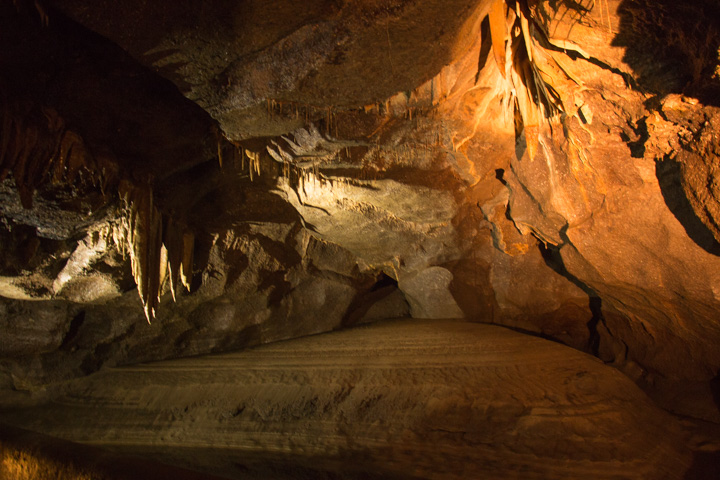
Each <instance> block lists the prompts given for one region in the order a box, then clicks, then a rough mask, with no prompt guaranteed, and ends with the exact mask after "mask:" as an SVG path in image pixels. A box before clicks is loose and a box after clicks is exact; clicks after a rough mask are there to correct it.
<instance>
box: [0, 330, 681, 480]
mask: <svg viewBox="0 0 720 480" xmlns="http://www.w3.org/2000/svg"><path fill="white" fill-rule="evenodd" d="M0 418H1V419H2V421H3V422H6V423H9V424H14V425H16V426H20V427H22V428H26V429H30V430H34V431H38V432H41V433H44V434H49V435H53V436H57V437H60V438H63V439H67V440H72V441H77V442H83V443H90V444H93V445H96V446H103V447H107V448H110V449H112V450H116V451H119V452H121V453H130V454H134V455H140V456H148V457H153V458H154V459H156V460H158V459H159V460H161V461H163V462H170V463H171V464H175V465H180V466H184V467H188V468H192V469H197V470H200V471H207V472H211V473H215V474H220V475H226V476H229V477H230V478H254V477H253V476H249V477H248V476H245V475H248V472H247V468H246V467H244V465H245V464H244V463H243V462H244V460H243V458H244V457H248V456H249V457H251V458H252V455H253V454H264V455H269V456H270V457H272V456H273V455H277V456H282V458H284V459H285V461H288V459H292V460H293V461H294V462H297V465H298V468H305V469H306V468H308V467H313V468H326V469H330V470H332V469H333V468H337V469H339V471H340V472H341V475H340V476H341V478H343V477H342V474H346V475H348V476H350V477H351V476H352V475H356V474H361V473H363V472H365V473H372V474H374V475H381V474H382V475H387V476H390V477H392V478H396V477H400V478H402V477H405V476H410V477H417V478H444V479H452V478H458V479H460V478H538V479H540V478H542V479H548V478H558V479H560V478H563V479H565V478H593V479H595V478H598V479H599V478H638V479H641V478H642V479H647V478H655V479H662V478H683V473H684V472H685V471H686V470H687V469H688V468H689V455H688V452H687V450H686V447H685V444H684V438H683V436H682V435H681V434H680V433H679V429H678V426H677V424H676V423H675V420H674V419H672V418H671V417H670V416H669V415H668V414H666V413H664V412H663V411H661V410H659V409H658V408H656V407H655V406H654V405H653V404H652V403H651V402H650V401H649V399H648V398H647V397H646V396H645V394H644V393H642V392H641V391H640V390H639V389H638V388H637V387H636V386H635V385H634V384H633V383H632V382H631V381H630V380H628V379H627V378H626V377H624V376H623V375H622V374H620V373H619V372H617V371H616V370H614V369H612V368H609V367H606V366H604V365H603V364H602V363H601V362H600V361H598V360H597V359H595V358H593V357H590V356H588V355H585V354H583V353H580V352H577V351H575V350H572V349H570V348H568V347H565V346H562V345H559V344H557V343H553V342H549V341H546V340H542V339H539V338H537V337H532V336H528V335H523V334H519V333H516V332H513V331H511V330H508V329H506V328H503V327H497V326H490V325H480V324H473V323H467V322H464V321H461V320H393V321H387V322H384V323H381V324H374V325H366V326H362V327H358V328H355V329H351V330H346V331H342V332H335V333H329V334H321V335H317V336H312V337H306V338H302V339H295V340H290V341H286V342H281V343H275V344H272V345H266V346H261V347H257V348H254V349H250V350H246V351H243V352H238V353H230V354H221V355H216V356H202V357H195V358H187V359H180V360H172V361H166V362H160V363H150V364H141V365H136V366H132V367H123V368H116V369H108V370H105V371H102V372H99V373H96V374H94V375H92V376H89V377H86V378H84V379H79V380H75V381H72V382H70V383H68V384H67V385H66V386H65V387H63V388H62V389H61V391H58V392H55V394H53V399H52V401H51V402H49V403H48V404H46V405H44V406H42V407H38V408H31V409H25V410H15V411H5V412H4V413H3V414H2V417H0ZM250 473H257V472H252V471H251V472H250ZM333 478H334V477H333Z"/></svg>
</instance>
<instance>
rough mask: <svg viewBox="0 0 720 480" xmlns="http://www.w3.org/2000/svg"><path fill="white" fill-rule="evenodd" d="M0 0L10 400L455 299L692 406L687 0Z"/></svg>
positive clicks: (702, 247) (692, 199)
mask: <svg viewBox="0 0 720 480" xmlns="http://www.w3.org/2000/svg"><path fill="white" fill-rule="evenodd" d="M0 9H1V10H2V16H0V19H1V20H0V22H2V29H1V30H0V41H1V42H2V49H1V50H0V62H1V63H2V65H3V66H4V68H3V69H2V72H0V108H1V109H2V112H1V113H2V124H1V125H0V135H2V137H0V179H1V180H2V183H0V199H1V201H2V214H1V216H2V224H1V225H0V236H1V237H2V253H1V255H0V267H1V268H2V271H0V294H1V295H2V299H0V325H1V327H2V331H3V335H4V338H5V341H4V342H3V344H2V347H0V348H2V350H1V351H0V357H2V358H1V359H0V363H1V365H2V369H1V370H0V386H2V387H3V389H4V390H3V391H5V392H7V396H8V399H9V400H7V401H8V402H13V401H15V400H13V398H16V397H15V394H17V393H18V392H26V391H32V390H34V389H36V388H38V387H40V386H42V385H44V384H46V383H48V382H50V381H54V380H59V379H63V378H70V377H73V376H78V375H84V374H87V373H90V372H93V371H95V370H97V369H98V368H100V367H101V366H102V365H115V364H124V363H133V362H138V361H145V360H153V359H161V358H171V357H177V356H183V355H191V354H198V353H206V352H216V351H224V350H228V349H234V348H240V347H245V346H248V345H255V344H259V343H267V342H272V341H276V340H280V339H285V338H292V337H297V336H303V335H308V334H312V333H318V332H324V331H329V330H334V329H337V328H341V327H345V326H351V325H355V324H358V323H362V322H370V321H376V320H381V319H383V318H391V317H399V316H413V317H418V318H440V317H465V318H468V319H471V320H473V321H478V322H492V323H498V324H503V325H508V326H512V327H515V328H518V329H521V330H523V331H527V332H531V333H535V334H540V335H543V336H546V337H549V338H552V339H555V340H558V341H561V342H563V343H566V344H568V345H570V346H572V347H574V348H577V349H580V350H583V351H586V352H588V353H591V354H594V355H596V356H598V357H599V358H600V359H602V360H603V361H605V362H607V363H610V364H613V365H615V366H617V367H618V368H620V369H622V370H623V372H625V373H626V374H627V375H629V376H630V377H631V378H632V379H634V380H635V381H637V382H638V383H639V384H640V385H641V386H643V387H645V388H646V389H647V390H648V391H649V392H651V393H652V394H653V395H655V396H656V398H658V399H660V400H661V401H662V402H664V405H666V406H668V407H669V408H671V409H674V410H676V411H680V412H685V413H691V414H693V415H696V416H700V417H703V418H712V419H717V418H718V411H717V408H716V406H715V404H714V403H713V396H712V393H713V391H716V389H717V380H716V378H717V373H718V369H719V368H720V350H719V349H718V347H717V346H718V345H720V327H719V326H718V323H717V320H716V319H717V314H716V312H717V311H718V299H719V298H720V293H718V292H720V273H719V272H720V268H718V267H719V266H720V262H719V260H718V256H717V255H718V252H720V248H719V247H718V243H717V241H718V238H720V236H719V235H720V234H719V233H718V228H717V218H718V216H717V211H718V210H717V208H718V207H717V205H718V203H717V198H718V192H717V185H716V182H715V175H716V165H717V155H718V152H719V151H720V150H719V148H720V147H719V146H718V137H717V132H718V126H719V125H718V123H719V122H720V120H719V118H720V117H719V116H718V108H717V106H718V89H719V87H718V38H719V37H718V26H717V23H716V21H715V20H714V19H717V18H718V17H719V16H718V12H717V7H716V6H715V5H714V4H713V2H709V1H708V2H695V3H693V4H692V5H676V4H675V3H674V2H646V1H640V0H635V1H629V0H624V1H610V0H608V1H603V2H592V1H582V2H562V1H507V2H505V1H479V0H453V1H449V2H448V1H444V2H441V1H392V0H387V1H380V0H378V1H353V2H342V1H333V0H313V1H310V2H294V1H278V2H272V4H268V3H267V2H255V1H250V2H233V1H221V0H217V1H211V2H207V1H199V0H198V1H191V2H139V1H137V2H136V1H129V2H112V1H97V2H92V3H88V2H81V1H75V0H55V1H45V2H40V3H36V2H29V1H16V2H10V1H3V2H0ZM698 22H699V23H698ZM698 24H700V25H702V28H699V27H698ZM148 321H150V322H151V323H150V324H148ZM689 398H693V399H697V398H701V399H703V400H702V401H696V400H692V401H690V400H689Z"/></svg>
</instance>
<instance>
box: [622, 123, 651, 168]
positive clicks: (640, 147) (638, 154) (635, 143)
mask: <svg viewBox="0 0 720 480" xmlns="http://www.w3.org/2000/svg"><path fill="white" fill-rule="evenodd" d="M632 128H633V131H634V132H635V134H636V135H637V140H630V138H628V139H627V140H625V142H626V143H627V146H628V147H630V156H631V157H633V158H644V157H645V142H647V141H648V139H649V138H650V134H649V133H648V128H647V122H646V119H645V118H641V119H640V120H638V122H637V125H636V126H634V127H632Z"/></svg>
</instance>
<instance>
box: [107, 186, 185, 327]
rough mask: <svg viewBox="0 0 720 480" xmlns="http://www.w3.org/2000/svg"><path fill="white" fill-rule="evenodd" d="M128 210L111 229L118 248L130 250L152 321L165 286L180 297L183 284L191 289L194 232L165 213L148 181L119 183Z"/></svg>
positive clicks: (137, 279) (132, 262)
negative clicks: (159, 207)
mask: <svg viewBox="0 0 720 480" xmlns="http://www.w3.org/2000/svg"><path fill="white" fill-rule="evenodd" d="M119 193H120V197H121V198H122V200H123V202H124V205H125V209H126V214H125V215H124V216H123V219H122V221H121V222H120V223H119V224H116V225H113V227H112V229H111V230H110V231H108V234H109V235H110V236H111V238H112V241H113V243H114V244H115V246H116V248H117V249H118V250H120V251H122V252H128V253H129V254H130V261H131V265H132V273H133V276H134V278H135V283H136V284H137V288H138V293H139V294H140V298H141V300H142V303H143V309H144V311H145V316H146V318H147V320H148V322H150V321H151V320H152V319H154V318H155V316H156V314H157V309H158V304H159V303H160V297H161V294H162V292H163V291H164V290H165V288H168V289H169V290H170V292H171V294H172V298H173V300H176V298H177V292H178V289H179V287H180V285H183V286H184V287H185V288H186V289H187V290H190V282H191V280H192V269H193V251H194V243H195V236H194V234H193V233H192V232H191V231H190V230H189V229H188V227H187V225H185V224H184V223H182V222H178V221H176V220H174V219H173V218H172V217H171V216H170V215H163V214H162V213H161V212H160V211H159V210H158V208H157V206H156V205H155V202H154V198H153V191H152V188H151V186H150V185H149V184H146V185H141V186H137V185H133V184H131V183H129V182H121V183H120V186H119Z"/></svg>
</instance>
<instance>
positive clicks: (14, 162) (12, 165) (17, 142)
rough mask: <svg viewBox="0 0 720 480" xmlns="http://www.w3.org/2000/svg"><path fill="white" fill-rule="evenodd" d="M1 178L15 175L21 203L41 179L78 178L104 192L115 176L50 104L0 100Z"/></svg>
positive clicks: (28, 201) (28, 200)
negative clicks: (33, 105)
mask: <svg viewBox="0 0 720 480" xmlns="http://www.w3.org/2000/svg"><path fill="white" fill-rule="evenodd" d="M0 102H2V103H0V110H1V115H2V123H0V181H4V180H5V179H6V178H8V177H9V176H12V178H13V179H14V180H15V185H16V186H17V190H18V192H19V194H20V200H21V202H22V205H23V207H25V208H28V209H29V208H32V204H33V194H34V193H35V191H36V190H37V189H38V188H39V187H40V186H42V185H43V184H45V183H48V182H51V183H55V184H57V183H67V184H74V183H76V182H77V181H78V180H79V179H81V180H83V181H87V182H89V183H91V184H92V185H93V186H94V187H97V188H100V189H102V191H103V192H106V191H107V190H108V188H111V185H110V184H111V183H112V182H113V181H114V180H115V176H114V175H113V166H112V165H111V162H110V161H109V160H108V159H105V158H96V157H94V156H92V155H90V153H89V151H88V148H87V147H86V145H85V142H84V141H83V139H82V137H81V136H80V135H79V134H78V133H77V132H75V131H73V130H71V129H69V128H67V126H66V124H65V121H64V120H63V118H62V117H61V116H60V115H59V114H58V113H57V112H56V111H55V110H54V109H52V108H49V107H43V108H22V107H20V106H17V105H11V104H10V103H8V102H3V101H2V100H0Z"/></svg>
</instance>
